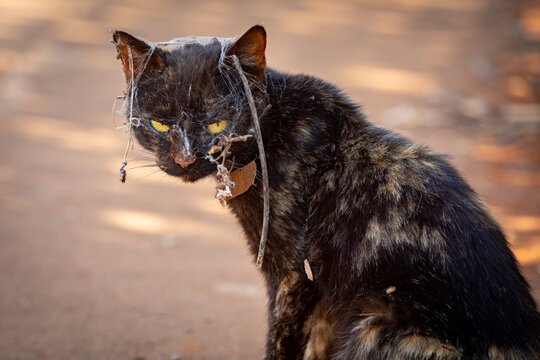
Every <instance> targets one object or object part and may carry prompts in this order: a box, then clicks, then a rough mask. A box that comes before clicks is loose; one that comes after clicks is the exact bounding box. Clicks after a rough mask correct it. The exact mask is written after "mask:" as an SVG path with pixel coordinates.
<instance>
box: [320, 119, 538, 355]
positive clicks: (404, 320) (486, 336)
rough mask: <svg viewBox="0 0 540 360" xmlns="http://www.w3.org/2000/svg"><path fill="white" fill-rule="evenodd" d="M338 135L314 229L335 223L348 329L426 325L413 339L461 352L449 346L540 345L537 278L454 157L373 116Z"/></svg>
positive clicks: (333, 276) (514, 348)
mask: <svg viewBox="0 0 540 360" xmlns="http://www.w3.org/2000/svg"><path fill="white" fill-rule="evenodd" d="M356 121H357V120H356ZM363 121H364V120H361V121H360V122H361V123H362V122H363ZM337 142H338V145H337V150H336V153H335V154H334V159H335V166H334V167H333V168H332V170H330V171H329V172H328V173H326V174H324V175H323V176H322V177H321V179H322V181H321V182H320V183H319V187H318V189H317V191H316V193H315V196H314V198H315V199H317V201H318V203H317V205H318V206H319V207H320V208H319V209H318V210H313V211H314V213H315V214H316V216H315V217H314V218H313V219H314V223H316V224H317V225H314V228H313V229H314V232H313V233H314V234H317V235H320V234H327V238H326V240H319V241H320V243H319V246H320V247H321V248H323V249H324V250H323V251H322V252H321V255H320V257H321V260H320V262H321V263H323V264H325V265H323V268H322V269H319V274H318V275H319V276H320V279H321V282H322V283H323V284H324V285H323V286H326V287H327V289H334V290H333V291H334V294H335V296H334V297H333V298H332V300H331V301H330V302H341V306H342V308H341V310H342V311H343V312H344V313H346V314H349V317H348V321H345V322H341V323H340V324H341V325H340V326H343V327H344V329H341V330H342V331H352V329H356V331H357V332H358V334H364V335H363V336H365V337H367V338H370V339H372V340H373V339H379V340H378V341H381V342H382V341H383V340H382V339H385V338H386V339H399V338H406V337H407V336H410V335H411V334H416V335H418V334H421V335H422V336H426V337H422V336H419V337H418V338H415V339H413V338H409V340H408V341H413V342H414V341H416V342H418V344H423V345H422V346H426V347H429V346H432V347H434V348H435V347H437V346H439V345H440V346H439V348H440V349H445V346H449V345H452V346H454V347H455V353H454V352H452V351H453V350H452V351H449V352H448V353H447V354H446V355H444V354H443V353H444V351H443V352H442V353H441V354H439V355H441V357H443V355H444V356H447V357H448V358H452V356H453V355H452V354H455V355H456V358H458V357H459V356H461V355H464V354H468V355H471V356H472V355H473V354H475V355H474V356H478V358H489V357H488V354H489V353H490V352H491V353H492V354H497V353H500V354H503V355H501V356H502V357H501V358H505V356H510V355H512V354H513V355H515V356H517V357H516V358H525V359H526V358H531V359H533V358H534V356H537V355H532V354H537V353H538V352H540V316H539V315H538V312H537V310H536V305H535V303H534V300H533V298H532V297H531V295H530V294H529V288H528V285H527V282H526V281H525V279H524V278H523V277H522V275H521V274H520V272H519V270H518V265H517V262H516V260H515V257H514V256H513V254H512V252H511V251H510V249H509V248H508V243H507V241H506V238H505V235H504V233H503V231H502V230H501V228H500V226H499V225H498V223H497V221H496V220H495V219H494V217H493V216H492V214H491V212H490V210H489V209H488V207H487V206H486V205H485V204H484V202H483V201H482V200H481V199H480V198H479V197H478V196H477V194H476V193H475V192H474V191H473V190H472V189H471V188H470V186H469V185H468V184H467V183H466V182H465V181H464V180H463V178H462V177H461V176H460V174H459V173H458V172H457V170H455V168H454V167H452V166H451V165H450V164H449V163H448V161H447V159H446V157H445V156H443V155H440V154H437V153H435V152H434V151H432V150H431V149H429V148H428V147H426V146H423V145H418V144H414V143H413V142H411V141H409V140H407V139H405V138H403V137H401V136H399V135H397V134H394V133H392V132H390V131H387V130H384V129H380V128H378V127H376V126H373V125H371V124H369V123H364V124H363V125H362V126H351V127H349V128H348V129H347V132H346V133H345V134H343V135H342V136H341V137H340V138H339V140H337ZM329 204H331V205H329ZM323 242H324V243H323ZM344 269H349V271H345V270H344ZM335 289H338V290H337V291H336V290H335ZM342 299H349V300H350V299H354V301H352V302H350V301H347V302H344V301H342ZM364 314H371V315H364ZM345 324H346V325H345ZM375 325H376V326H375ZM345 328H346V329H347V330H345ZM368 329H371V330H369V331H368ZM374 329H377V331H374ZM428 335H429V336H428ZM359 336H360V335H359ZM373 341H374V343H375V342H376V341H375V340H373ZM364 345H365V346H367V345H366V344H364ZM351 346H353V345H351ZM377 346H378V347H377V348H379V349H380V348H381V347H383V348H384V344H383V343H379V344H378V345H377ZM397 348H399V346H395V347H394V350H395V349H397ZM396 351H397V350H396ZM403 351H405V350H403ZM441 351H442V350H441ZM505 351H506V352H507V353H505ZM529 351H530V352H529ZM396 354H397V353H396ZM480 354H483V355H480ZM504 354H507V355H504ZM527 354H529V355H527ZM396 356H397V355H396ZM482 356H484V357H482ZM492 358H497V357H496V356H495V355H492Z"/></svg>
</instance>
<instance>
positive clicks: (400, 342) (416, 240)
mask: <svg viewBox="0 0 540 360" xmlns="http://www.w3.org/2000/svg"><path fill="white" fill-rule="evenodd" d="M113 43H114V44H115V45H116V47H117V49H118V57H119V58H120V59H121V60H122V63H123V65H124V72H125V75H126V78H127V81H128V94H127V99H128V101H129V104H128V107H127V108H128V109H129V110H128V114H127V116H128V119H132V120H131V124H133V125H138V126H134V127H133V131H134V134H135V136H136V138H137V140H138V141H139V143H140V144H141V145H142V146H143V147H145V148H146V149H147V150H150V151H152V152H154V153H155V155H156V162H157V164H158V166H159V167H160V168H161V169H163V171H165V172H166V173H168V174H171V175H174V176H178V177H181V178H182V179H184V180H186V181H196V180H198V179H201V178H203V177H206V176H209V175H212V174H215V173H216V171H217V170H216V162H215V161H213V160H215V159H217V158H218V157H219V155H220V153H219V151H225V150H224V149H223V144H224V141H225V139H231V138H234V137H237V136H243V135H252V134H253V123H252V120H251V113H250V110H249V106H248V98H247V97H246V93H245V91H244V88H243V87H242V82H241V80H240V76H239V72H238V71H237V70H236V69H235V67H234V66H233V62H232V59H233V58H232V57H233V55H236V56H237V57H238V58H239V60H240V62H241V64H242V67H243V71H244V72H245V74H247V75H248V77H249V79H250V84H251V90H252V91H253V96H254V100H255V105H256V108H257V111H258V114H259V116H260V123H261V127H262V140H263V142H264V146H265V150H266V158H267V162H268V176H269V183H270V192H269V193H270V206H271V207H270V210H271V212H270V227H269V232H268V243H267V247H266V255H265V258H264V262H263V265H262V272H263V274H264V276H265V279H266V285H267V289H268V298H269V302H268V304H269V315H268V339H267V345H266V355H265V359H336V360H337V359H417V360H423V359H425V360H427V359H492V360H494V359H539V358H540V315H539V313H538V311H537V308H536V304H535V302H534V300H533V298H532V297H531V295H530V292H529V287H528V285H527V282H526V281H525V279H524V278H523V277H522V275H521V274H520V272H519V270H518V266H517V264H516V259H515V257H514V256H513V254H512V252H511V251H510V250H509V248H508V244H507V241H506V239H505V235H504V234H503V232H502V230H501V228H500V227H499V225H498V224H497V222H496V221H495V220H494V218H493V216H492V215H491V213H490V211H489V209H488V208H487V207H486V205H485V204H484V203H483V202H482V201H481V200H480V199H479V198H478V196H477V195H476V193H475V192H474V191H473V190H472V189H471V188H470V187H469V186H468V185H467V184H466V183H465V181H464V180H463V179H462V178H461V176H460V175H459V174H458V173H457V171H456V170H455V169H454V168H453V167H452V166H450V165H449V164H448V163H447V162H446V160H445V158H444V156H441V155H438V154H436V153H434V152H432V151H431V150H430V149H428V148H426V147H424V146H419V145H416V144H413V143H411V142H410V141H409V140H407V139H404V138H403V137H401V136H399V135H396V134H394V133H392V132H389V131H387V130H383V129H380V128H378V127H376V126H374V125H373V124H371V123H370V122H368V121H367V119H366V118H365V115H364V114H363V113H362V112H361V111H360V110H359V107H358V106H357V105H355V104H353V103H352V102H351V101H350V100H349V99H348V98H347V97H346V96H345V95H344V94H343V93H342V92H341V91H340V90H339V89H337V88H336V87H334V86H333V85H330V84H328V83H326V82H324V81H322V80H320V79H317V78H314V77H310V76H305V75H288V74H283V73H280V72H277V71H275V70H272V69H270V68H267V67H266V60H265V53H264V52H265V47H266V33H265V30H264V28H262V27H261V26H255V27H253V28H251V29H250V30H249V31H247V32H246V33H245V34H244V35H243V36H241V37H240V38H238V39H220V38H196V37H192V38H183V39H176V40H173V41H171V42H167V43H157V44H152V43H149V42H146V41H144V40H140V39H137V38H135V37H133V36H131V35H129V34H127V33H125V32H121V31H114V32H113ZM223 155H226V157H225V158H222V160H225V161H224V162H223V163H222V162H219V164H222V165H223V166H224V167H225V169H226V173H227V171H229V170H233V169H234V168H240V169H241V171H242V170H244V169H245V168H247V166H252V167H253V166H254V164H256V166H257V168H258V171H259V172H260V159H259V153H258V151H257V143H256V141H255V139H254V137H253V136H251V137H247V140H246V141H238V142H234V143H232V147H231V148H230V153H226V154H223ZM253 161H255V163H253ZM250 164H251V165H250ZM223 169H224V168H222V169H221V170H219V171H218V172H220V173H221V174H222V173H223ZM240 180H245V179H240ZM250 184H251V180H250V179H248V181H247V186H245V187H244V188H243V189H242V191H240V192H239V193H237V194H232V195H231V194H229V195H230V196H229V197H228V200H227V205H228V206H229V207H230V209H231V210H232V211H233V213H234V214H235V215H236V216H237V217H238V219H239V220H240V223H241V224H242V227H243V228H244V231H245V233H246V236H247V239H248V243H249V246H250V248H251V250H252V252H253V254H256V253H257V250H258V246H259V237H260V233H261V226H262V211H263V189H262V184H261V179H260V176H257V177H256V178H255V179H254V183H253V185H252V186H249V185H250ZM305 263H307V264H309V265H310V268H311V272H312V276H310V278H308V275H306V273H309V271H306V269H305ZM311 278H312V279H311ZM246 336H248V335H247V334H246Z"/></svg>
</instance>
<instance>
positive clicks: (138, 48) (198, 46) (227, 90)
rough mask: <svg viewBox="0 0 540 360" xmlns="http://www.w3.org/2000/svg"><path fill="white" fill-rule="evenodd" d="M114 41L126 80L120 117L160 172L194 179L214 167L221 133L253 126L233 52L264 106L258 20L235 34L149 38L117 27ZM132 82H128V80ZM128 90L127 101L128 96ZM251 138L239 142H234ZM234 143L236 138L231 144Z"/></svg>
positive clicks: (261, 33) (262, 43)
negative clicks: (160, 40) (162, 40)
mask: <svg viewBox="0 0 540 360" xmlns="http://www.w3.org/2000/svg"><path fill="white" fill-rule="evenodd" d="M113 43H114V44H115V45H116V47H117V49H118V58H120V59H121V60H122V63H123V65H124V73H125V75H126V79H127V82H128V94H127V99H128V104H127V106H126V107H125V109H126V117H127V118H128V119H129V118H132V119H134V120H132V121H131V122H132V124H135V125H139V126H134V127H133V130H134V134H135V137H136V139H137V140H138V142H139V143H140V144H141V145H142V146H143V147H144V148H145V149H146V150H148V151H150V152H151V153H153V154H155V157H156V163H157V165H158V166H159V167H160V168H161V169H162V170H163V171H165V172H166V173H168V174H170V175H173V176H179V177H181V178H182V179H184V180H186V181H196V180H198V179H200V178H203V177H205V176H208V175H209V174H211V173H213V172H215V171H216V165H215V164H213V163H211V161H210V159H211V156H213V157H215V156H217V155H218V154H216V153H213V154H209V152H211V149H213V147H214V146H215V145H218V143H219V141H220V139H221V138H222V137H229V136H239V135H246V134H249V133H250V130H251V128H252V124H251V118H250V113H249V108H248V106H247V105H248V104H247V102H246V97H245V95H244V93H243V88H242V84H241V83H240V78H239V76H238V73H237V72H236V70H235V69H234V67H232V61H231V55H236V56H238V58H239V59H240V61H241V63H242V66H243V68H244V71H245V72H246V73H247V74H248V75H249V76H250V78H251V79H252V85H254V86H252V87H253V88H254V89H255V94H256V101H257V103H258V104H257V105H259V107H260V106H264V105H263V102H264V96H257V94H259V95H263V93H264V91H259V92H258V91H257V89H259V90H260V89H264V83H265V73H264V72H265V59H264V48H265V45H266V34H265V32H264V29H263V28H262V27H259V26H256V27H253V28H252V29H250V30H249V31H248V32H247V33H246V34H244V35H243V36H242V37H240V38H239V39H238V40H235V39H219V38H193V37H192V38H183V39H175V40H172V41H170V42H167V43H157V44H152V43H149V42H146V41H144V40H140V39H136V38H134V37H133V36H131V35H129V34H127V33H124V32H120V31H115V32H113ZM131 84H134V86H131ZM131 98H132V99H133V101H132V102H131ZM248 145H250V144H249V143H248V144H243V145H241V146H240V148H242V147H244V149H243V150H244V152H245V150H246V149H245V147H246V146H248ZM237 148H238V146H237Z"/></svg>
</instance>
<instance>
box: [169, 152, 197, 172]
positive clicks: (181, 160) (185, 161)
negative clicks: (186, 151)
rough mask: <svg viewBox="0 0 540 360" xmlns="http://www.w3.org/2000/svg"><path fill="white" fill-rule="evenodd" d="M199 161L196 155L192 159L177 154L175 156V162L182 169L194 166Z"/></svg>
mask: <svg viewBox="0 0 540 360" xmlns="http://www.w3.org/2000/svg"><path fill="white" fill-rule="evenodd" d="M195 160H197V157H196V156H195V155H193V156H190V157H187V158H186V157H184V156H182V155H180V154H177V155H176V156H174V162H175V163H177V164H178V165H180V166H181V167H182V168H184V169H185V168H187V167H188V166H189V165H191V164H193V163H194V162H195Z"/></svg>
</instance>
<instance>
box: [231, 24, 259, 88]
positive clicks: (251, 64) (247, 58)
mask: <svg viewBox="0 0 540 360" xmlns="http://www.w3.org/2000/svg"><path fill="white" fill-rule="evenodd" d="M265 49H266V31H265V30H264V28H263V27H262V26H260V25H256V26H253V27H252V28H251V29H249V30H248V31H246V33H245V34H244V35H242V36H241V37H240V38H239V39H238V40H236V42H235V43H234V44H233V45H232V46H231V47H230V48H229V50H228V51H227V55H236V56H238V59H239V60H240V63H241V64H242V67H243V68H244V70H245V71H246V72H248V73H250V74H252V75H253V76H255V78H256V79H257V80H258V81H262V80H264V77H265V76H264V74H265V69H266V58H265V56H264V51H265Z"/></svg>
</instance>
